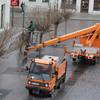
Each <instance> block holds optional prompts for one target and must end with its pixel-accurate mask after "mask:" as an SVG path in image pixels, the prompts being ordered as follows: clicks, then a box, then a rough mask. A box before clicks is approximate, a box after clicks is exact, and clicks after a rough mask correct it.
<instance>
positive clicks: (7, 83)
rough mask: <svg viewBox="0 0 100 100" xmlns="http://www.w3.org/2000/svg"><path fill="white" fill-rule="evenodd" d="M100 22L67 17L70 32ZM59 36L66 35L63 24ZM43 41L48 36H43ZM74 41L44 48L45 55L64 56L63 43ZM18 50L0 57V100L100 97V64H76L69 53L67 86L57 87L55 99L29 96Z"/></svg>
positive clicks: (69, 42) (80, 99)
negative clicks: (72, 71) (19, 63)
mask: <svg viewBox="0 0 100 100" xmlns="http://www.w3.org/2000/svg"><path fill="white" fill-rule="evenodd" d="M95 23H98V22H97V21H85V20H84V21H81V20H68V23H67V32H66V33H70V32H73V31H76V30H79V29H82V28H85V27H87V26H90V25H93V24H95ZM58 33H59V35H63V34H65V32H64V23H62V24H61V25H60V26H59V29H58ZM44 40H46V37H45V36H44ZM71 41H72V40H69V41H66V42H64V43H61V44H59V45H58V46H57V47H54V46H50V47H47V48H45V49H43V53H42V54H48V55H56V56H62V55H63V46H64V45H67V46H68V47H69V48H70V44H71ZM19 60H20V59H19V58H18V53H17V52H13V53H11V54H10V55H7V56H5V57H3V58H1V59H0V100H100V77H99V75H100V64H99V63H97V64H96V65H94V66H92V65H86V64H85V65H84V64H80V63H75V64H73V63H72V61H71V59H70V57H68V56H67V61H68V69H67V74H66V83H65V85H64V88H63V87H62V89H61V90H57V91H56V92H55V96H54V97H53V98H50V97H39V96H34V95H33V96H30V95H29V94H28V91H27V90H26V88H25V78H26V75H27V73H26V72H25V71H24V67H23V66H21V65H18V61H19ZM72 67H74V68H75V72H74V77H73V78H72V80H71V81H69V77H70V76H71V70H72Z"/></svg>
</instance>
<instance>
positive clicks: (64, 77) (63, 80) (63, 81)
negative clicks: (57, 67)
mask: <svg viewBox="0 0 100 100" xmlns="http://www.w3.org/2000/svg"><path fill="white" fill-rule="evenodd" d="M65 79H66V73H65V74H64V76H63V78H62V83H65Z"/></svg>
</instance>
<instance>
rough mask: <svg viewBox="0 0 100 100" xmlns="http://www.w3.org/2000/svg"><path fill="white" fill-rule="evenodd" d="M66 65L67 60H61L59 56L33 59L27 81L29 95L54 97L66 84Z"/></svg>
mask: <svg viewBox="0 0 100 100" xmlns="http://www.w3.org/2000/svg"><path fill="white" fill-rule="evenodd" d="M66 64H67V63H66V60H65V59H63V60H61V59H60V58H59V57H57V56H48V55H46V56H44V57H42V58H41V59H39V58H35V59H33V60H32V61H31V63H30V67H29V72H28V76H27V79H26V88H27V89H28V91H29V94H50V95H52V94H53V92H54V90H55V89H56V88H59V87H60V85H61V83H64V82H65V76H66V67H67V66H66Z"/></svg>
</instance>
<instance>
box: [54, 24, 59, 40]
mask: <svg viewBox="0 0 100 100" xmlns="http://www.w3.org/2000/svg"><path fill="white" fill-rule="evenodd" d="M57 29H58V24H55V33H54V38H56V37H57Z"/></svg>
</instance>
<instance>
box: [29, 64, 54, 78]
mask: <svg viewBox="0 0 100 100" xmlns="http://www.w3.org/2000/svg"><path fill="white" fill-rule="evenodd" d="M51 72H52V68H51V65H47V64H39V63H34V62H32V63H31V66H30V71H29V73H31V74H37V75H42V77H43V79H44V80H49V79H50V77H51Z"/></svg>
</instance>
